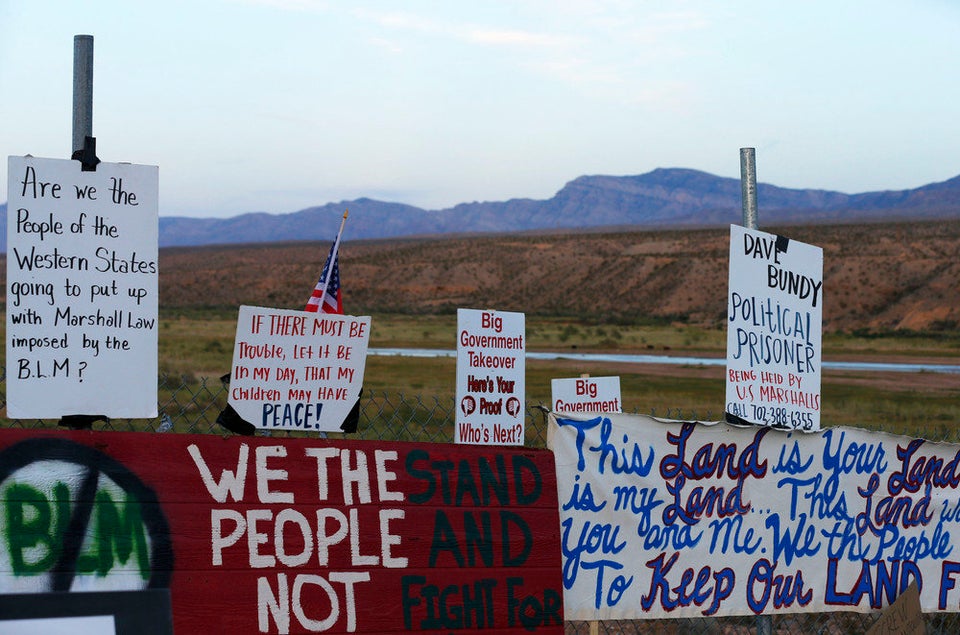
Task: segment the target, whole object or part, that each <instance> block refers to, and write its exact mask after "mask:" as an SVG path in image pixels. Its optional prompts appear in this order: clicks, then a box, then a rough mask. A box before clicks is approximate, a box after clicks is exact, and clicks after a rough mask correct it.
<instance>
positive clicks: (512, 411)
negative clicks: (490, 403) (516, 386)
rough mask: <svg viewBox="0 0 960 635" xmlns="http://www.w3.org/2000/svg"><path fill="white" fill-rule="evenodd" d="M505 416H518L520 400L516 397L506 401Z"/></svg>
mask: <svg viewBox="0 0 960 635" xmlns="http://www.w3.org/2000/svg"><path fill="white" fill-rule="evenodd" d="M507 414H508V415H510V416H511V417H516V416H517V415H518V414H520V400H519V399H517V398H516V397H510V398H509V399H507Z"/></svg>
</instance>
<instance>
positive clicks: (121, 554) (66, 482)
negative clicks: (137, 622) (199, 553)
mask: <svg viewBox="0 0 960 635" xmlns="http://www.w3.org/2000/svg"><path fill="white" fill-rule="evenodd" d="M0 507H2V509H0V570H2V571H4V574H3V575H0V592H5V593H25V592H30V593H45V592H50V591H120V590H141V589H151V588H166V587H168V586H169V585H170V574H171V572H172V571H173V549H172V545H171V541H170V530H169V526H168V524H167V520H166V518H165V517H164V515H163V512H162V511H161V509H160V504H159V502H158V501H157V497H156V494H154V492H153V490H151V489H150V488H149V487H147V486H146V485H144V483H143V482H142V481H141V480H140V479H139V478H138V477H137V476H136V475H135V474H134V473H133V472H131V471H130V470H129V469H128V468H127V467H126V466H124V465H123V464H121V463H120V462H119V461H117V460H116V459H114V458H113V457H110V456H108V455H106V454H104V453H102V452H100V451H98V450H96V449H94V448H91V447H88V446H86V445H82V444H79V443H74V442H73V441H68V440H66V439H54V438H37V439H28V440H26V441H21V442H19V443H16V444H14V445H12V446H10V447H8V448H6V449H5V450H3V451H2V452H0Z"/></svg>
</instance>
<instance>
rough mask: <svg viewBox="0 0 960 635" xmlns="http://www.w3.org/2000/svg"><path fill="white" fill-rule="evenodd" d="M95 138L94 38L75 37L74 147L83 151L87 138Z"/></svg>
mask: <svg viewBox="0 0 960 635" xmlns="http://www.w3.org/2000/svg"><path fill="white" fill-rule="evenodd" d="M92 136H93V36H92V35H74V36H73V147H71V148H70V154H71V155H72V154H73V153H74V152H76V151H77V150H83V140H84V138H85V137H92Z"/></svg>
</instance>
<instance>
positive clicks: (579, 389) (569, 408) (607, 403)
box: [550, 377, 623, 412]
mask: <svg viewBox="0 0 960 635" xmlns="http://www.w3.org/2000/svg"><path fill="white" fill-rule="evenodd" d="M550 388H551V391H552V398H551V402H550V403H551V404H553V407H552V410H553V411H554V412H622V411H623V405H622V403H621V402H620V378H619V377H579V378H577V379H553V380H551V381H550Z"/></svg>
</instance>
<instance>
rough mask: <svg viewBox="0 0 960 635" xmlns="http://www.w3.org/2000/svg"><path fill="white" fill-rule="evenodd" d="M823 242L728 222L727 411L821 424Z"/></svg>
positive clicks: (810, 426)
mask: <svg viewBox="0 0 960 635" xmlns="http://www.w3.org/2000/svg"><path fill="white" fill-rule="evenodd" d="M822 315H823V250H822V249H821V248H820V247H815V246H813V245H807V244H805V243H801V242H798V241H796V240H790V239H789V238H785V237H783V236H775V235H773V234H767V233H765V232H761V231H757V230H755V229H747V228H745V227H741V226H739V225H731V226H730V284H729V298H728V304H727V318H728V319H727V378H726V380H727V381H726V385H727V392H726V412H727V413H728V414H731V415H734V416H736V417H738V418H740V419H742V420H743V422H750V423H756V424H760V425H769V426H776V427H779V428H794V429H801V430H819V429H820V350H821V344H820V340H821V337H820V332H821V328H822V327H821V325H822V321H823V320H822V317H821V316H822Z"/></svg>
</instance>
